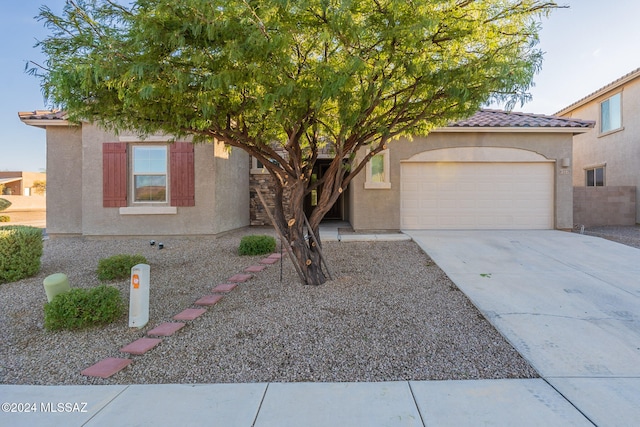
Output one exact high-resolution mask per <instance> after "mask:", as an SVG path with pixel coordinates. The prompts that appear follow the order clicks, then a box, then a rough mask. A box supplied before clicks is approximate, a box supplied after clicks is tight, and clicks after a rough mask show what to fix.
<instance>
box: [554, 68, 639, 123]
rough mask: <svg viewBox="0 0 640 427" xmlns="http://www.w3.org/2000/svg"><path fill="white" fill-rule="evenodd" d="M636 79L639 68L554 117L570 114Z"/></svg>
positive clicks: (565, 108)
mask: <svg viewBox="0 0 640 427" xmlns="http://www.w3.org/2000/svg"><path fill="white" fill-rule="evenodd" d="M637 77H640V68H636V69H635V70H633V71H631V72H630V73H627V74H625V75H624V76H622V77H620V78H618V79H616V80H614V81H612V82H611V83H609V84H608V85H605V86H602V87H601V88H600V89H598V90H596V91H595V92H591V93H590V94H589V95H587V96H585V97H584V98H582V99H579V100H577V101H576V102H574V103H573V104H571V105H568V106H566V107H564V108H563V109H562V110H560V111H558V112H557V113H556V115H564V114H566V113H568V112H570V111H571V110H574V109H576V108H578V107H580V106H582V105H584V104H586V103H587V102H589V101H591V100H593V99H594V98H597V97H599V96H600V95H603V94H604V93H606V92H608V91H610V90H614V89H616V88H618V87H619V86H622V85H623V84H625V83H627V82H628V81H631V80H633V79H635V78H637Z"/></svg>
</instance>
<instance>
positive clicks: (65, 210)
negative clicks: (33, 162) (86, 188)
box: [47, 126, 83, 235]
mask: <svg viewBox="0 0 640 427" xmlns="http://www.w3.org/2000/svg"><path fill="white" fill-rule="evenodd" d="M82 182H83V181H82V130H81V129H80V128H79V127H69V126H51V127H48V128H47V233H49V234H50V235H56V234H57V235H67V234H80V233H81V232H82V191H81V187H82Z"/></svg>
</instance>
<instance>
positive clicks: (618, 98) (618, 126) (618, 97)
mask: <svg viewBox="0 0 640 427" xmlns="http://www.w3.org/2000/svg"><path fill="white" fill-rule="evenodd" d="M615 103H617V106H618V111H617V112H616V111H615V109H612V106H613V105H614V104H615ZM605 112H608V116H609V123H605V120H604V115H605ZM612 112H614V113H617V114H616V117H615V119H617V120H616V121H615V122H614V121H613V120H612V119H611V118H612ZM605 124H607V125H608V126H607V127H606V128H605ZM614 126H615V127H614ZM622 129H623V127H622V92H618V93H614V94H613V95H611V96H610V97H608V98H607V99H605V100H604V101H602V102H601V103H600V134H601V135H607V134H609V133H613V132H616V131H619V130H622Z"/></svg>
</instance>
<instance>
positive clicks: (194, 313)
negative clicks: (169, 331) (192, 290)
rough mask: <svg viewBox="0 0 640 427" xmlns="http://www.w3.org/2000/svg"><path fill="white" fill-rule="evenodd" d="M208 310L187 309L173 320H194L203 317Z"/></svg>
mask: <svg viewBox="0 0 640 427" xmlns="http://www.w3.org/2000/svg"><path fill="white" fill-rule="evenodd" d="M205 311H207V309H206V308H187V309H186V310H183V311H181V312H180V313H178V314H176V315H175V316H173V320H193V319H197V318H198V317H200V316H202V315H203V314H204V313H205Z"/></svg>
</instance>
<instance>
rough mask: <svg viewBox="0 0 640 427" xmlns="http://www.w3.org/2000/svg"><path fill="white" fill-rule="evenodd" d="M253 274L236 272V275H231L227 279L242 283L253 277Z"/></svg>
mask: <svg viewBox="0 0 640 427" xmlns="http://www.w3.org/2000/svg"><path fill="white" fill-rule="evenodd" d="M252 277H253V275H251V274H236V275H234V276H231V277H229V278H228V279H227V280H228V281H230V282H234V283H242V282H246V281H247V280H249V279H251V278H252Z"/></svg>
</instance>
